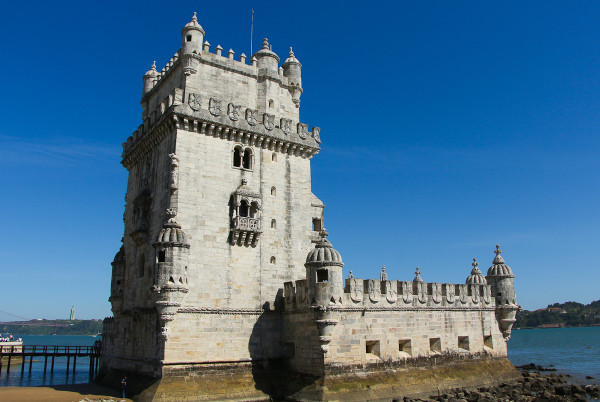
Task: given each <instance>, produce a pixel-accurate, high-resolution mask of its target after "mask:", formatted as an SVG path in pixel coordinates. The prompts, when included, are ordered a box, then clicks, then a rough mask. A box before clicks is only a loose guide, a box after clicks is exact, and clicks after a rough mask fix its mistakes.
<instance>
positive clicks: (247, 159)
mask: <svg viewBox="0 0 600 402" xmlns="http://www.w3.org/2000/svg"><path fill="white" fill-rule="evenodd" d="M242 167H243V168H244V169H248V170H250V169H252V150H251V149H250V148H246V149H245V150H244V159H243V160H242Z"/></svg>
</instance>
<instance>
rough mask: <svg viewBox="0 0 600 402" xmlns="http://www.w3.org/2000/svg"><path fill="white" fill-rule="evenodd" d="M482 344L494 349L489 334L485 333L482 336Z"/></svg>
mask: <svg viewBox="0 0 600 402" xmlns="http://www.w3.org/2000/svg"><path fill="white" fill-rule="evenodd" d="M483 346H485V347H486V348H490V349H494V340H493V339H492V336H491V335H487V336H484V337H483Z"/></svg>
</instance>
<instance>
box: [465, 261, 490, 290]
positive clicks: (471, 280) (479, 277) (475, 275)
mask: <svg viewBox="0 0 600 402" xmlns="http://www.w3.org/2000/svg"><path fill="white" fill-rule="evenodd" d="M471 265H472V266H473V269H472V270H471V275H469V276H468V277H467V280H466V281H465V283H466V284H467V285H486V284H487V281H486V280H485V276H483V274H482V273H481V271H480V270H479V268H477V267H478V265H479V263H478V262H477V258H473V264H471Z"/></svg>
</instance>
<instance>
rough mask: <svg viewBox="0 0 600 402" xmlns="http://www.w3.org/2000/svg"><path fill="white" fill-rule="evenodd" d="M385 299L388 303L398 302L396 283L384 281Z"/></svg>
mask: <svg viewBox="0 0 600 402" xmlns="http://www.w3.org/2000/svg"><path fill="white" fill-rule="evenodd" d="M385 299H386V300H387V301H388V302H390V303H396V301H397V300H398V284H397V282H396V281H385Z"/></svg>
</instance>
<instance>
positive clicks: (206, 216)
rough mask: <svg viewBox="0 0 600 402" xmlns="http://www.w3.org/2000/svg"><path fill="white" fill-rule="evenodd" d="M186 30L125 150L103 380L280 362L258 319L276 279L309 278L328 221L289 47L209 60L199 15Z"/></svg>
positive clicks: (145, 99) (273, 299)
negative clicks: (309, 260)
mask: <svg viewBox="0 0 600 402" xmlns="http://www.w3.org/2000/svg"><path fill="white" fill-rule="evenodd" d="M181 35H182V39H181V40H182V42H181V48H180V49H179V50H178V51H177V52H176V53H175V55H174V56H173V57H172V58H171V60H170V61H169V62H168V63H167V65H166V66H165V67H164V68H163V69H162V70H161V71H160V72H159V71H157V70H156V66H155V64H153V65H152V68H151V69H150V70H149V71H148V72H147V73H146V74H145V75H144V77H143V95H142V100H141V105H142V121H143V123H142V124H141V125H140V126H139V127H138V129H137V130H136V131H135V132H134V133H133V135H132V136H131V137H129V138H128V139H127V141H126V142H125V143H123V160H122V164H123V166H124V167H125V168H126V169H127V171H128V174H129V177H128V183H127V195H126V206H125V213H124V216H123V219H124V223H125V231H124V237H123V247H122V248H121V250H120V251H119V252H118V253H117V255H116V256H115V260H114V262H113V264H112V266H113V276H112V277H113V279H112V283H111V295H110V299H109V300H110V302H111V304H112V311H113V313H114V318H112V319H110V320H108V321H107V322H106V325H105V358H104V364H105V369H106V370H107V372H117V371H119V370H120V371H123V372H129V373H131V372H135V373H137V374H139V375H147V376H149V377H160V376H164V375H165V372H166V371H167V370H175V369H177V368H178V367H182V365H189V364H190V363H192V364H196V363H200V362H202V363H207V362H223V361H250V360H251V359H260V358H262V357H265V356H278V355H279V354H281V349H282V347H283V345H282V342H280V341H279V338H278V337H277V331H278V328H277V325H276V324H275V323H273V322H271V321H270V319H269V318H268V317H265V312H269V311H271V310H273V309H274V308H275V305H276V303H277V302H278V300H281V299H282V291H281V290H280V289H282V287H283V282H285V281H292V280H296V279H298V278H301V277H303V276H304V275H305V267H304V263H305V259H306V255H307V254H308V252H309V251H310V250H311V248H312V241H313V240H316V239H317V238H318V231H319V230H320V229H321V226H322V222H321V220H322V215H323V214H322V208H323V204H322V202H321V201H320V200H319V199H318V198H317V197H315V196H314V195H313V194H312V192H311V172H310V159H311V158H312V157H313V156H314V155H315V154H317V153H318V152H319V144H320V142H321V139H320V136H319V128H317V127H314V128H312V130H309V129H308V125H306V124H303V123H301V122H300V114H299V111H300V95H301V93H302V79H301V64H300V62H299V61H298V60H297V59H296V57H295V56H294V53H293V52H292V51H291V48H290V52H289V57H288V58H287V60H285V62H284V63H283V64H282V66H281V67H280V66H279V61H280V59H279V56H278V55H277V54H276V53H274V52H273V51H272V50H271V46H270V45H269V43H268V41H267V39H265V40H264V42H263V46H262V49H260V50H259V51H258V52H256V53H255V54H254V55H252V57H251V59H250V60H249V61H250V64H248V63H247V60H246V55H245V54H243V53H242V54H241V55H240V56H239V58H238V59H237V60H236V59H234V51H233V50H229V51H228V52H227V53H226V54H223V49H222V47H221V46H220V45H218V46H217V47H216V48H215V49H214V51H211V50H210V47H211V45H210V44H209V43H208V42H207V41H204V35H205V32H204V29H203V28H202V27H201V26H200V24H199V23H198V21H197V17H196V14H195V13H194V17H193V18H192V20H191V22H189V23H188V24H187V25H185V26H184V27H183V29H182V31H181ZM340 280H341V279H340ZM278 291H279V295H278ZM261 316H263V318H261V322H260V323H259V324H257V323H258V321H259V318H260V317H261ZM266 316H268V313H267V314H266ZM223 334H227V336H223Z"/></svg>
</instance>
